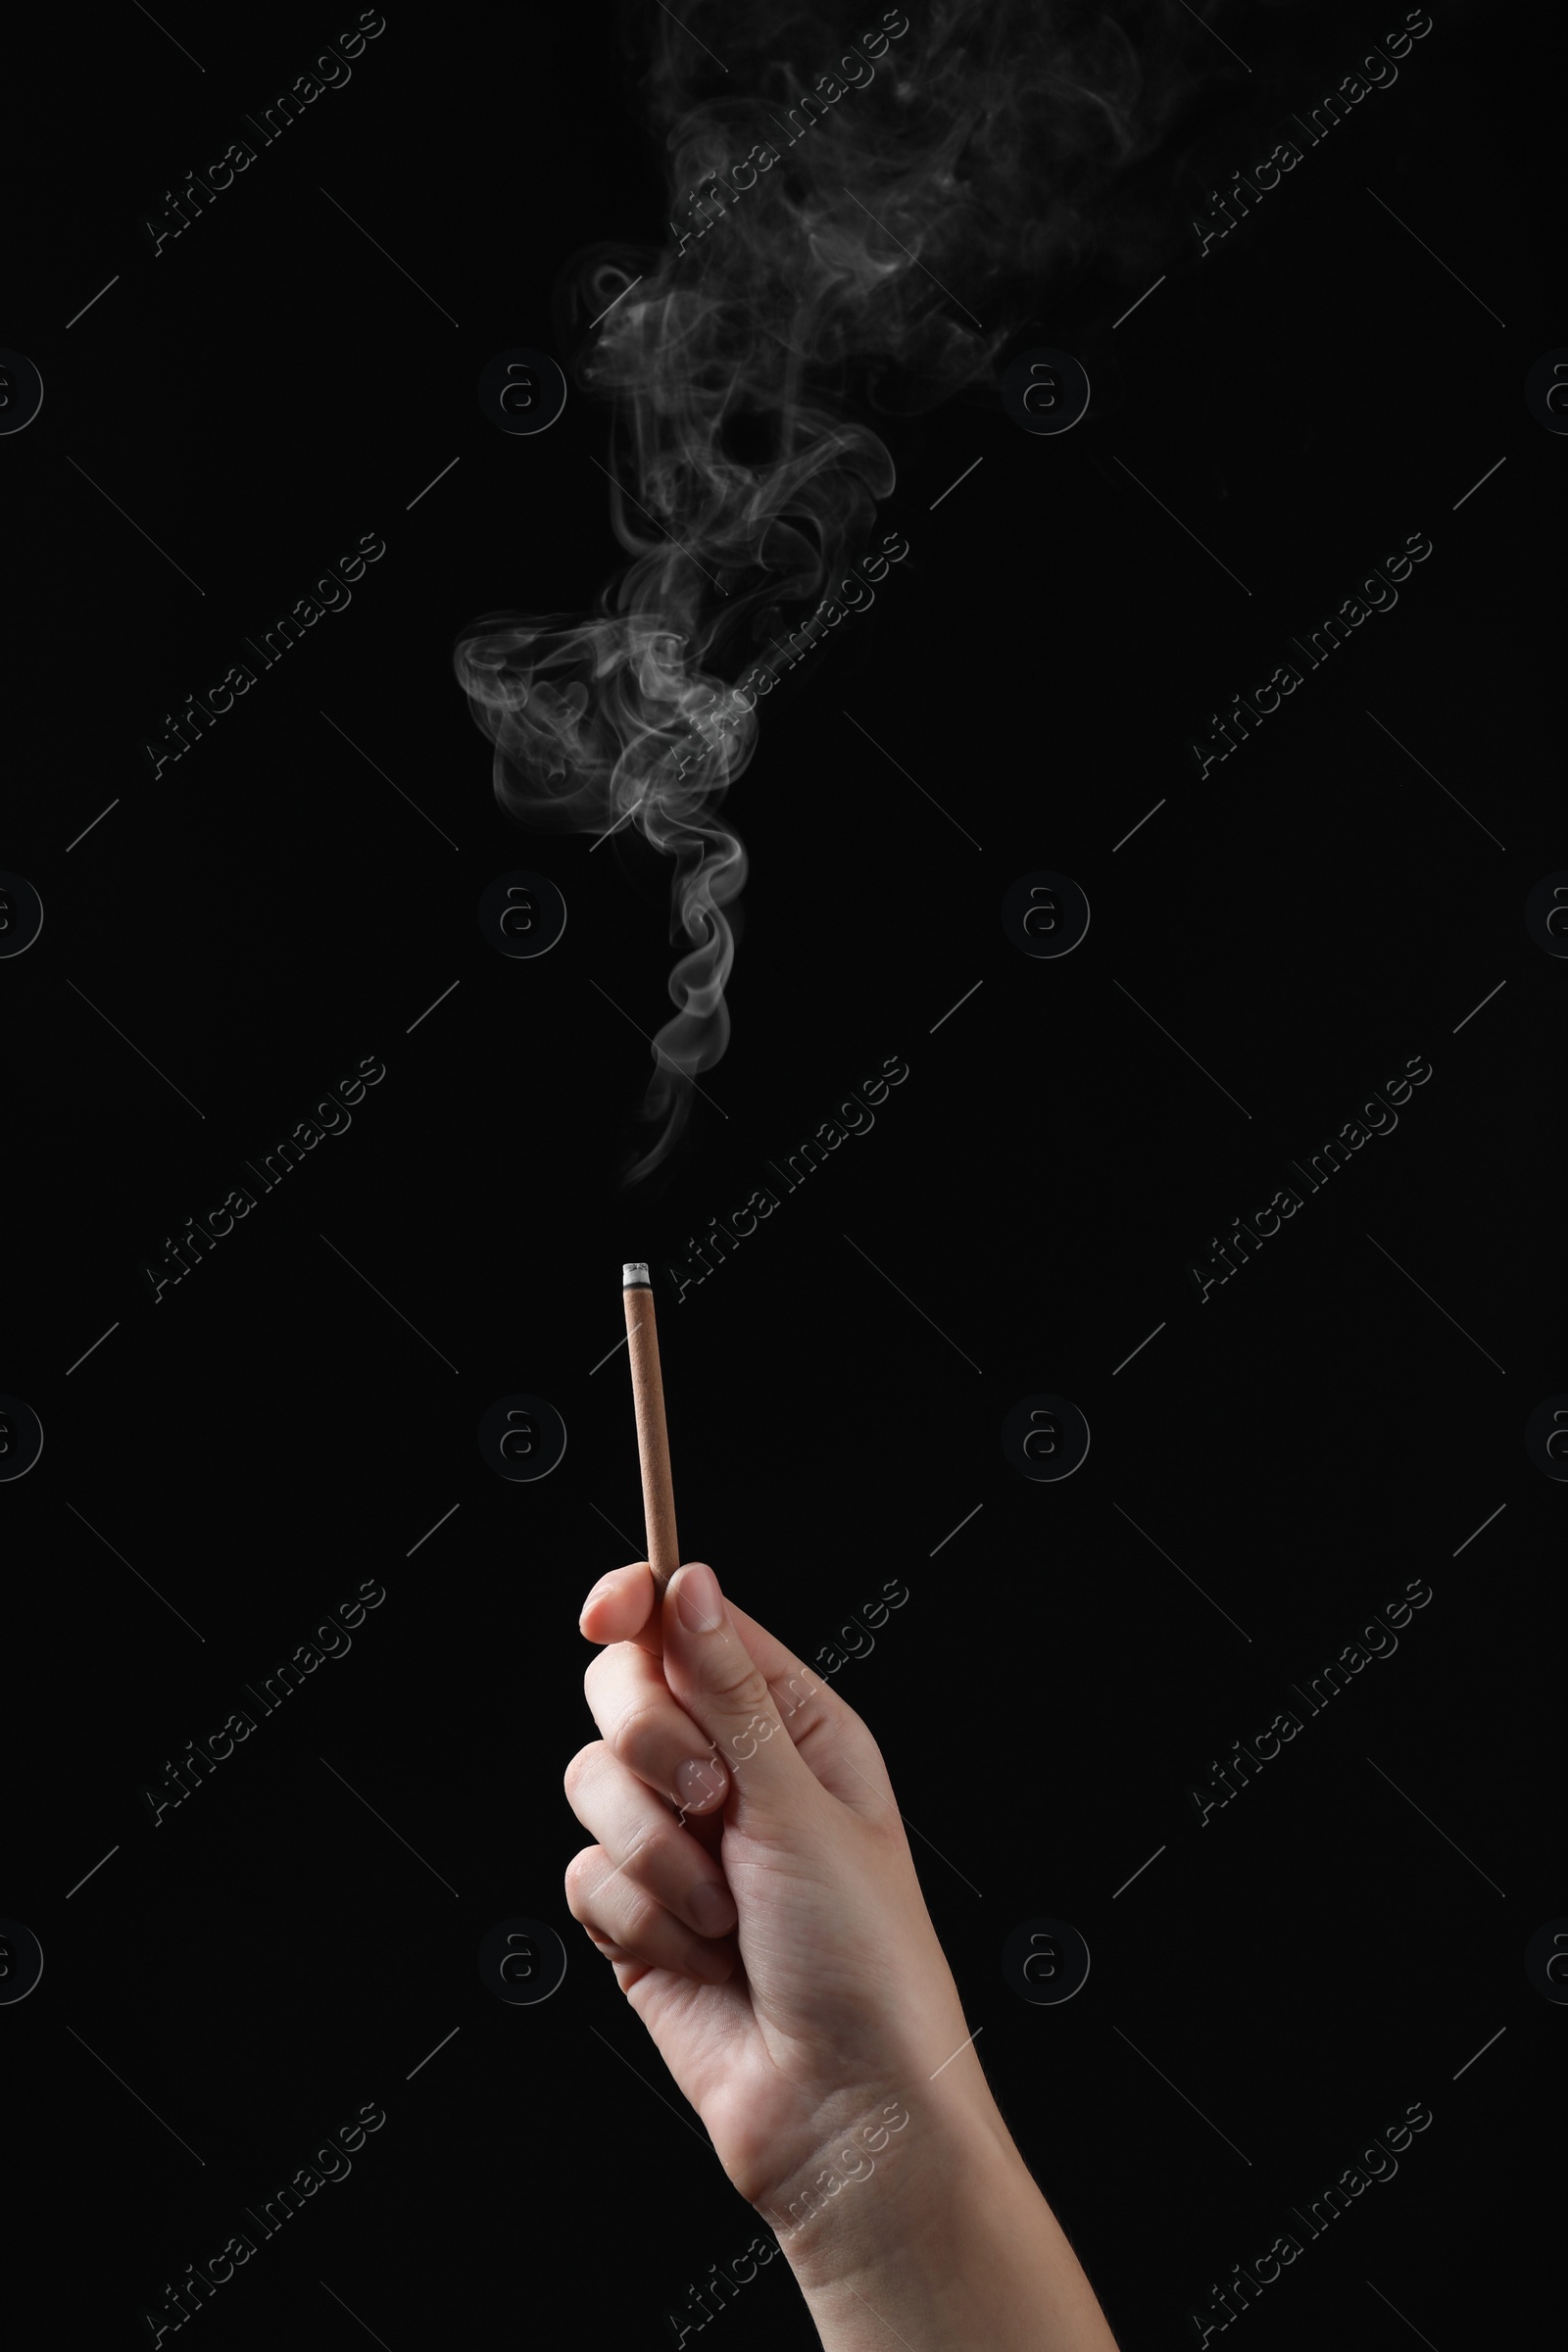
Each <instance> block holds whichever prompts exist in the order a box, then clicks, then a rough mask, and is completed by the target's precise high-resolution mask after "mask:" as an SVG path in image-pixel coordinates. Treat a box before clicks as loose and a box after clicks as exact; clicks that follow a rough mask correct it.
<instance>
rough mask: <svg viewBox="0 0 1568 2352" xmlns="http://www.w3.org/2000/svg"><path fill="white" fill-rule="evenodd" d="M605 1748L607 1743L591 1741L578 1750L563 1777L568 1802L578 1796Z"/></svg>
mask: <svg viewBox="0 0 1568 2352" xmlns="http://www.w3.org/2000/svg"><path fill="white" fill-rule="evenodd" d="M604 1748H605V1743H604V1741H603V1740H589V1742H588V1744H587V1746H586V1747H579V1748H578V1750H577V1753H576V1754H575V1755H574V1756H573V1757H572V1759H571V1761H570V1763H569V1764H568V1765H567V1766H566V1769H565V1771H564V1773H563V1774H562V1776H561V1785H562V1787H563V1789H564V1790H565V1792H566V1795H567V1798H568V1800H569V1799H571V1798H574V1797H575V1796H576V1793H577V1791H578V1789H580V1788H581V1787H582V1784H583V1782H584V1780H585V1779H586V1778H587V1776H588V1773H589V1772H590V1770H591V1769H592V1767H593V1766H594V1765H595V1764H596V1763H597V1762H598V1760H599V1758H600V1757H601V1756H602V1755H603V1753H604Z"/></svg>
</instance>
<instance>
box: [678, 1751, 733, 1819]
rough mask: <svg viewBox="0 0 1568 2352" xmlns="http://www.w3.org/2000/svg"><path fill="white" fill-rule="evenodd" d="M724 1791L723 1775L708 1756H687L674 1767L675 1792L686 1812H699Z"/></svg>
mask: <svg viewBox="0 0 1568 2352" xmlns="http://www.w3.org/2000/svg"><path fill="white" fill-rule="evenodd" d="M723 1793H724V1775H723V1772H722V1771H721V1769H720V1768H719V1766H718V1765H717V1764H715V1763H714V1762H713V1761H712V1760H711V1757H708V1756H687V1757H686V1758H685V1759H684V1760H683V1761H682V1762H681V1763H679V1764H677V1765H676V1767H675V1794H676V1796H677V1798H678V1799H679V1801H680V1803H681V1804H682V1805H684V1806H685V1808H686V1810H687V1812H688V1813H701V1812H702V1811H703V1809H704V1807H705V1806H707V1805H711V1804H712V1803H713V1801H714V1800H715V1798H717V1797H720V1796H722V1795H723Z"/></svg>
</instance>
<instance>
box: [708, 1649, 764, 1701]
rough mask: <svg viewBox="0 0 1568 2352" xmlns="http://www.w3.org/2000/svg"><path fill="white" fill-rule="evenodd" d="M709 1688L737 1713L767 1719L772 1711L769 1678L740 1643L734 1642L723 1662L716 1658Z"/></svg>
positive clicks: (718, 1698)
mask: <svg viewBox="0 0 1568 2352" xmlns="http://www.w3.org/2000/svg"><path fill="white" fill-rule="evenodd" d="M708 1687H709V1690H710V1691H711V1693H712V1695H713V1697H714V1698H716V1699H717V1700H718V1701H719V1702H720V1703H721V1705H723V1706H724V1707H725V1708H726V1709H728V1710H732V1711H733V1712H734V1713H736V1714H742V1713H744V1714H746V1715H760V1716H763V1717H764V1718H766V1717H770V1716H771V1714H772V1710H773V1702H772V1699H771V1698H770V1696H769V1695H768V1689H767V1678H766V1677H765V1675H764V1674H763V1673H762V1670H761V1668H760V1666H758V1665H757V1664H756V1662H755V1661H754V1660H753V1659H752V1658H751V1657H750V1656H749V1655H748V1653H747V1651H746V1649H745V1648H744V1647H743V1645H742V1644H741V1643H740V1642H732V1643H731V1645H730V1648H729V1650H728V1651H727V1652H726V1654H725V1656H724V1658H723V1659H722V1660H721V1661H715V1665H714V1668H713V1671H712V1673H711V1678H710V1681H709V1686H708Z"/></svg>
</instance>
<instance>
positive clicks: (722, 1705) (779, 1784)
mask: <svg viewBox="0 0 1568 2352" xmlns="http://www.w3.org/2000/svg"><path fill="white" fill-rule="evenodd" d="M663 1636H664V1679H665V1681H666V1682H667V1683H668V1685H669V1688H670V1690H671V1691H672V1692H673V1693H674V1695H675V1697H676V1698H677V1699H678V1700H679V1701H680V1703H681V1705H682V1706H683V1707H684V1708H685V1710H686V1712H687V1714H688V1715H690V1716H691V1718H692V1719H693V1721H694V1722H695V1723H697V1724H698V1725H699V1726H700V1727H701V1729H702V1730H703V1731H705V1732H706V1733H707V1734H708V1737H709V1738H710V1739H711V1740H712V1741H713V1742H714V1744H715V1746H716V1747H717V1749H718V1752H719V1754H720V1755H721V1756H722V1757H723V1759H724V1763H725V1766H726V1768H727V1770H728V1772H729V1776H730V1780H731V1783H732V1785H733V1787H734V1789H735V1790H736V1793H737V1795H738V1797H739V1800H740V1806H741V1812H742V1816H743V1818H744V1817H745V1816H746V1815H748V1814H749V1815H751V1816H752V1818H753V1819H754V1821H755V1822H757V1823H758V1825H759V1826H760V1825H761V1824H762V1823H763V1822H765V1821H766V1820H767V1818H768V1817H769V1816H773V1817H775V1818H776V1819H777V1820H779V1822H780V1823H782V1822H783V1821H785V1820H788V1819H790V1818H792V1817H794V1818H796V1819H798V1817H799V1813H800V1810H801V1808H802V1807H803V1806H805V1805H807V1804H809V1802H810V1801H811V1798H812V1797H813V1796H814V1795H815V1794H816V1793H817V1790H818V1786H819V1785H818V1783H817V1781H816V1778H815V1776H814V1774H813V1773H812V1772H811V1770H810V1767H809V1765H808V1764H807V1762H806V1760H805V1758H804V1757H803V1756H802V1755H801V1754H800V1753H799V1752H798V1750H797V1748H796V1746H795V1742H794V1740H792V1739H791V1738H790V1736H789V1733H788V1731H787V1730H786V1729H785V1726H784V1722H783V1719H782V1718H781V1716H780V1714H779V1712H778V1709H777V1707H776V1706H775V1705H774V1703H773V1696H772V1693H771V1691H769V1690H768V1687H767V1677H766V1675H765V1674H764V1673H763V1672H762V1670H761V1668H760V1666H759V1665H758V1663H757V1661H756V1659H755V1658H754V1657H753V1656H752V1653H751V1651H750V1650H749V1649H748V1648H747V1646H746V1643H745V1642H744V1640H743V1639H742V1637H741V1632H740V1628H739V1627H738V1625H737V1624H736V1622H735V1619H734V1617H733V1615H732V1614H731V1612H730V1610H729V1608H728V1606H727V1605H726V1603H725V1600H724V1595H723V1593H721V1592H720V1591H719V1585H718V1579H717V1577H716V1576H715V1575H714V1574H713V1571H712V1569H711V1568H710V1567H709V1565H708V1563H707V1562H706V1560H691V1561H688V1563H687V1564H686V1566H685V1567H684V1568H681V1569H680V1570H679V1571H678V1572H677V1573H676V1574H675V1575H674V1576H672V1577H671V1578H670V1580H669V1584H668V1586H667V1588H666V1589H665V1593H664V1607H663Z"/></svg>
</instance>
